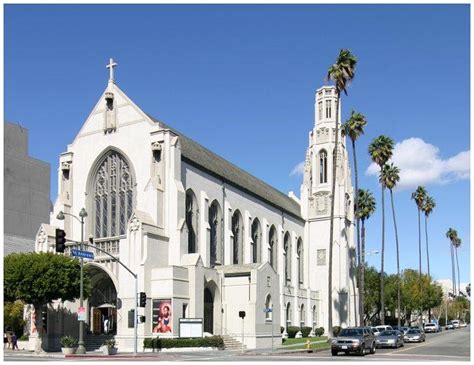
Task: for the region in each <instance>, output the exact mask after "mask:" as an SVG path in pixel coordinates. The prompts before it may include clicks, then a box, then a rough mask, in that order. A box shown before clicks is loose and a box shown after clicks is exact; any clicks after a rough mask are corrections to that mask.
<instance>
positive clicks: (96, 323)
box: [92, 308, 102, 335]
mask: <svg viewBox="0 0 474 365" xmlns="http://www.w3.org/2000/svg"><path fill="white" fill-rule="evenodd" d="M92 313H93V324H92V328H93V329H94V335H100V334H101V333H102V321H101V317H102V314H101V312H100V309H98V308H94V311H93V312H92Z"/></svg>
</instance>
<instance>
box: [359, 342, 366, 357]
mask: <svg viewBox="0 0 474 365" xmlns="http://www.w3.org/2000/svg"><path fill="white" fill-rule="evenodd" d="M359 355H360V356H365V344H362V347H361V348H360V351H359Z"/></svg>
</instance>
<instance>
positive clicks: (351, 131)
mask: <svg viewBox="0 0 474 365" xmlns="http://www.w3.org/2000/svg"><path fill="white" fill-rule="evenodd" d="M366 124H367V119H366V118H365V116H364V115H363V114H360V113H356V112H355V111H354V110H353V111H352V113H351V116H350V118H349V119H348V120H347V121H346V122H345V123H344V124H343V125H342V126H341V127H342V130H341V133H342V136H344V137H345V136H349V138H350V139H351V142H352V154H353V157H354V181H355V191H356V194H355V195H356V196H355V201H354V209H355V218H356V233H357V266H358V267H359V275H358V276H359V277H358V280H359V297H360V295H361V293H360V285H361V276H360V229H359V217H358V215H357V206H358V205H357V200H358V194H357V192H358V191H359V176H358V173H357V157H356V148H355V142H356V140H357V139H358V138H359V137H360V136H361V135H362V134H364V127H365V125H366ZM363 321H364V307H363V306H362V304H361V300H360V299H359V324H360V325H361V326H362V323H363Z"/></svg>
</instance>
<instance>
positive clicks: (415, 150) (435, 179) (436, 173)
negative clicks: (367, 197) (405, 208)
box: [366, 138, 470, 189]
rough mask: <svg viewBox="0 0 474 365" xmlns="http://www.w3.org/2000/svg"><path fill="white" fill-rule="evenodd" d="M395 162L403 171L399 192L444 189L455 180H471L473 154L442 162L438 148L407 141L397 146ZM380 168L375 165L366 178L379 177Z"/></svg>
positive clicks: (421, 142)
mask: <svg viewBox="0 0 474 365" xmlns="http://www.w3.org/2000/svg"><path fill="white" fill-rule="evenodd" d="M389 162H393V163H394V164H395V165H396V166H397V167H398V168H399V169H400V182H399V183H398V185H397V188H398V189H411V188H416V187H417V186H418V185H429V184H437V185H443V184H447V183H449V182H452V181H456V180H463V179H469V175H470V151H463V152H460V153H458V154H457V155H455V156H453V157H450V158H448V159H445V160H443V159H442V158H441V157H440V156H439V148H438V147H436V146H434V145H432V144H429V143H426V142H425V141H423V140H422V139H421V138H408V139H405V140H403V141H402V142H399V143H397V144H396V145H395V148H394V150H393V156H392V159H391V160H390V161H389ZM378 174H379V167H378V166H377V165H376V164H375V163H372V164H371V165H370V166H369V167H368V168H367V171H366V175H372V176H377V177H378Z"/></svg>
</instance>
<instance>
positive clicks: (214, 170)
mask: <svg viewBox="0 0 474 365" xmlns="http://www.w3.org/2000/svg"><path fill="white" fill-rule="evenodd" d="M148 117H150V119H151V120H153V121H154V122H156V123H159V124H160V126H162V127H163V128H165V129H169V130H171V131H173V132H174V133H176V134H177V135H178V136H179V137H180V138H179V139H180V143H181V159H182V160H183V161H185V162H187V163H189V164H190V165H193V166H196V167H197V168H199V169H201V170H204V171H205V172H207V173H209V174H211V175H213V176H215V177H217V178H219V179H222V180H223V181H225V182H226V183H228V184H229V185H233V186H235V187H237V188H239V189H240V190H243V191H244V192H246V193H247V194H249V195H252V196H255V197H257V198H259V199H260V200H263V201H264V202H266V203H267V204H270V205H271V206H273V207H276V208H278V209H281V210H283V211H284V212H286V213H288V214H290V215H292V216H293V217H295V218H298V219H300V220H302V217H301V213H300V205H299V204H298V203H297V202H296V201H295V200H294V199H292V198H290V197H289V196H287V195H285V194H283V193H282V192H280V191H278V190H277V189H275V188H274V187H272V186H270V185H268V184H267V183H265V182H263V181H262V180H259V179H257V178H256V177H255V176H252V175H250V174H249V173H248V172H246V171H244V170H242V169H241V168H239V167H237V166H235V165H234V164H232V163H230V162H229V161H227V160H225V159H224V158H222V157H220V156H218V155H216V154H215V153H213V152H211V151H209V150H208V149H207V148H205V147H203V146H201V145H200V144H199V143H197V142H195V141H193V140H192V139H189V138H188V137H186V136H185V135H183V134H182V133H180V132H178V131H176V130H175V129H173V128H171V127H169V126H168V125H166V124H165V123H163V122H162V121H160V120H158V119H156V118H154V117H152V116H151V115H149V114H148Z"/></svg>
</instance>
